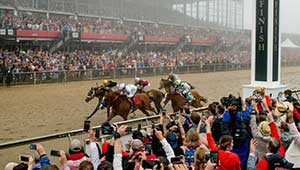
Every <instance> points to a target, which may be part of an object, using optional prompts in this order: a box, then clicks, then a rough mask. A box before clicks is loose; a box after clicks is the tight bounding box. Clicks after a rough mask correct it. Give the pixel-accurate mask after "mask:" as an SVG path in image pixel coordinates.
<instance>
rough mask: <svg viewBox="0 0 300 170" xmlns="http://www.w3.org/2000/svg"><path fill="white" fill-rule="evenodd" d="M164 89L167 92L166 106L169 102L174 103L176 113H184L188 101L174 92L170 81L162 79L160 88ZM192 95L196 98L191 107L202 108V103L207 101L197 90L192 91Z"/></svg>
mask: <svg viewBox="0 0 300 170" xmlns="http://www.w3.org/2000/svg"><path fill="white" fill-rule="evenodd" d="M162 88H164V89H165V91H166V92H167V96H166V100H165V102H164V104H165V105H166V104H167V103H168V101H169V100H171V102H172V108H173V111H174V112H177V111H182V110H183V109H185V105H186V102H187V101H186V99H185V97H184V96H182V95H181V94H180V93H176V92H172V83H171V82H170V81H169V80H166V79H161V80H160V83H159V88H158V89H160V90H161V89H162ZM191 93H192V95H193V96H194V98H195V100H194V101H192V103H191V106H193V107H195V108H198V107H202V104H201V102H204V103H206V102H207V99H206V98H204V97H202V96H201V95H200V94H199V93H198V92H197V91H196V90H191Z"/></svg>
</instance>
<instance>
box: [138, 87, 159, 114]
mask: <svg viewBox="0 0 300 170" xmlns="http://www.w3.org/2000/svg"><path fill="white" fill-rule="evenodd" d="M137 93H145V94H147V95H148V97H149V99H150V100H151V101H153V103H154V105H155V108H156V114H159V113H160V111H161V110H162V109H163V107H162V106H161V101H162V100H163V99H164V98H165V95H164V93H163V92H161V91H159V90H155V89H151V90H149V91H147V92H145V91H143V90H141V89H139V90H138V91H137Z"/></svg>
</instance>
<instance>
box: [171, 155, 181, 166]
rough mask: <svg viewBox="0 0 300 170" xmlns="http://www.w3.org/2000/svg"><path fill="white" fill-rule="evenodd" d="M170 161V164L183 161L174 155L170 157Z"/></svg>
mask: <svg viewBox="0 0 300 170" xmlns="http://www.w3.org/2000/svg"><path fill="white" fill-rule="evenodd" d="M171 163H172V164H183V162H182V161H181V157H180V156H176V157H173V158H171Z"/></svg>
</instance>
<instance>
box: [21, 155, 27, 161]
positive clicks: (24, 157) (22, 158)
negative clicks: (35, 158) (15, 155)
mask: <svg viewBox="0 0 300 170" xmlns="http://www.w3.org/2000/svg"><path fill="white" fill-rule="evenodd" d="M19 160H20V161H23V162H29V156H24V155H20V156H19Z"/></svg>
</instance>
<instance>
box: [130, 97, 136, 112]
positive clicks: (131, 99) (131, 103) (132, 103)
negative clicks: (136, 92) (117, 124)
mask: <svg viewBox="0 0 300 170" xmlns="http://www.w3.org/2000/svg"><path fill="white" fill-rule="evenodd" d="M133 98H134V97H128V101H129V102H130V105H131V108H130V109H131V110H133V109H134V106H135V105H134V100H133Z"/></svg>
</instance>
